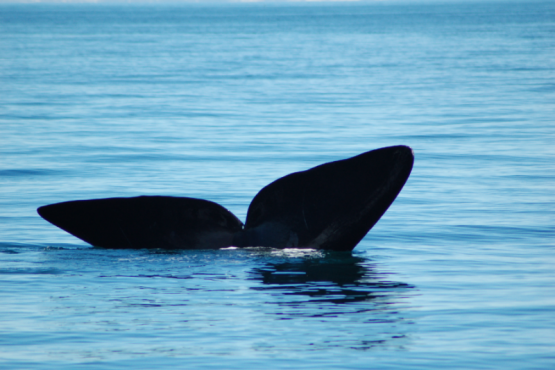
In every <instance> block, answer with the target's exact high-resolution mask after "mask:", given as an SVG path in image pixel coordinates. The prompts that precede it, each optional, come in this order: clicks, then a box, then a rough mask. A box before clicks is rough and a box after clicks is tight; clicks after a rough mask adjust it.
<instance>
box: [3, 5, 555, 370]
mask: <svg viewBox="0 0 555 370" xmlns="http://www.w3.org/2000/svg"><path fill="white" fill-rule="evenodd" d="M398 144H404V145H409V146H411V147H412V148H413V150H414V153H415V157H416V160H415V165H414V169H413V172H412V175H411V177H410V178H409V180H408V182H407V183H406V185H405V187H404V189H403V191H402V192H401V194H400V195H399V197H398V198H397V200H396V201H395V202H394V203H393V205H392V206H391V208H390V209H389V210H388V211H387V212H386V214H385V215H384V216H383V218H382V219H381V220H380V221H379V222H378V224H377V225H376V226H375V227H374V228H373V229H372V230H371V231H370V232H369V233H368V235H367V236H366V237H365V238H364V239H363V240H362V241H361V242H360V244H359V245H358V246H357V247H356V248H355V250H354V251H353V252H352V253H326V252H321V251H316V250H306V249H305V250H295V249H289V250H272V249H260V248H259V249H256V248H252V249H244V250H238V249H235V250H234V249H224V250H209V251H190V250H184V251H168V250H161V249H152V250H110V249H102V248H93V247H91V246H90V245H88V244H86V243H84V242H82V241H81V240H79V239H77V238H75V237H73V236H71V235H69V234H67V233H65V232H63V231H62V230H60V229H58V228H56V227H55V226H53V225H51V224H49V223H48V222H46V221H44V220H43V219H41V218H40V217H39V216H38V215H37V213H36V208H37V207H39V206H42V205H45V204H50V203H56V202H61V201H67V200H75V199H92V198H106V197H116V196H118V197H120V196H123V197H130V196H137V195H172V196H187V197H195V198H202V199H208V200H212V201H215V202H217V203H219V204H222V205H223V206H225V207H226V208H228V209H229V210H230V211H231V212H233V213H234V214H236V215H237V216H238V217H239V218H240V219H242V220H243V221H244V219H245V215H246V211H247V208H248V205H249V203H250V201H251V199H252V198H253V197H254V196H255V195H256V193H257V192H258V191H259V190H260V189H261V188H262V187H264V186H265V185H267V184H268V183H270V182H272V181H273V180H275V179H277V178H279V177H281V176H284V175H286V174H289V173H291V172H295V171H300V170H304V169H308V168H311V167H313V166H316V165H319V164H322V163H324V162H329V161H334V160H338V159H343V158H347V157H350V156H354V155H357V154H359V153H362V152H365V151H368V150H371V149H376V148H380V147H384V146H389V145H398ZM0 368H2V369H68V370H69V369H92V368H102V369H125V368H134V369H156V368H158V369H162V368H163V369H169V368H172V369H174V368H178V369H224V368H225V369H240V370H243V369H246V368H259V369H260V368H265V369H285V368H295V369H446V368H448V369H554V368H555V2H553V1H543V2H534V1H512V2H505V1H495V2H487V1H474V2H446V3H438V2H436V3H423V2H409V3H398V2H389V1H382V2H368V3H325V4H323V3H311V4H306V3H287V4H278V3H274V4H268V3H258V4H184V5H130V4H120V5H102V4H89V5H68V4H66V5H41V4H27V5H8V4H3V5H0Z"/></svg>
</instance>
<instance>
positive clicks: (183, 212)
mask: <svg viewBox="0 0 555 370" xmlns="http://www.w3.org/2000/svg"><path fill="white" fill-rule="evenodd" d="M413 163H414V155H413V152H412V150H411V149H410V148H409V147H407V146H393V147H387V148H381V149H376V150H372V151H369V152H366V153H362V154H360V155H357V156H355V157H352V158H348V159H344V160H339V161H335V162H330V163H325V164H322V165H320V166H317V167H314V168H311V169H309V170H306V171H301V172H295V173H292V174H290V175H287V176H284V177H282V178H280V179H278V180H276V181H274V182H272V183H271V184H269V185H267V186H266V187H264V188H263V189H262V190H261V191H260V192H259V193H258V194H257V195H256V196H255V197H254V199H253V201H252V202H251V204H250V206H249V210H248V213H247V221H246V223H245V225H243V223H242V222H241V221H240V220H239V219H238V218H237V217H235V216H234V215H233V214H232V213H231V212H229V211H228V210H227V209H225V208H224V207H222V206H220V205H219V204H216V203H214V202H210V201H207V200H202V199H195V198H185V197H168V196H140V197H134V198H107V199H92V200H77V201H70V202H63V203H56V204H51V205H47V206H43V207H40V208H39V209H38V210H37V211H38V213H39V215H40V216H41V217H43V218H44V219H45V220H47V221H49V222H50V223H52V224H54V225H56V226H58V227H59V228H61V229H63V230H65V231H67V232H68V233H70V234H72V235H74V236H76V237H78V238H80V239H82V240H84V241H85V242H87V243H89V244H92V245H94V246H98V247H105V248H168V249H206V248H211V249H214V248H223V247H228V246H237V247H248V246H265V247H273V248H315V249H325V250H336V251H351V250H352V249H353V248H354V247H355V246H356V245H357V244H358V243H359V241H360V240H361V239H362V238H363V237H364V236H365V235H366V233H368V231H370V229H371V228H372V227H373V226H374V225H375V224H376V222H378V220H379V219H380V217H381V216H382V215H383V214H384V213H385V211H386V210H387V209H388V208H389V206H390V205H391V204H392V203H393V201H394V200H395V198H396V197H397V195H398V194H399V192H400V191H401V189H402V188H403V186H404V184H405V182H406V181H407V179H408V177H409V175H410V172H411V170H412V166H413Z"/></svg>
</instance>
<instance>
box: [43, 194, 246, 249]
mask: <svg viewBox="0 0 555 370" xmlns="http://www.w3.org/2000/svg"><path fill="white" fill-rule="evenodd" d="M37 211H38V213H39V215H41V217H42V218H44V219H45V220H47V221H49V222H51V223H52V224H54V225H56V226H58V227H59V228H61V229H63V230H65V231H67V232H68V233H70V234H72V235H74V236H76V237H78V238H79V239H82V240H84V241H86V242H87V243H89V244H92V245H94V246H97V247H105V248H168V249H180V248H182V249H206V248H223V247H227V246H230V245H231V244H232V241H233V235H234V234H235V233H237V232H239V231H241V230H242V228H243V223H242V222H241V221H239V219H238V218H237V217H235V216H234V215H233V214H232V213H231V212H229V211H228V210H227V209H225V208H224V207H222V206H220V205H219V204H217V203H214V202H210V201H207V200H202V199H194V198H181V197H165V196H141V197H134V198H107V199H91V200H76V201H70V202H63V203H57V204H51V205H48V206H44V207H40V208H39V209H38V210H37Z"/></svg>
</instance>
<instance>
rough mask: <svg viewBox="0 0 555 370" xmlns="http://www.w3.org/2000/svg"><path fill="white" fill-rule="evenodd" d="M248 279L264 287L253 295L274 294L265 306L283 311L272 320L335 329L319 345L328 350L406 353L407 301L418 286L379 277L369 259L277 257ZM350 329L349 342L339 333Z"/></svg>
mask: <svg viewBox="0 0 555 370" xmlns="http://www.w3.org/2000/svg"><path fill="white" fill-rule="evenodd" d="M281 253H285V254H287V252H281ZM291 253H292V252H291ZM295 253H298V254H299V252H298V251H297V252H295ZM289 254H290V253H289ZM300 254H302V252H301V253H300ZM249 275H250V278H251V279H253V280H258V281H260V282H261V284H260V285H259V286H255V287H252V288H251V289H253V290H257V291H260V292H267V293H269V294H270V296H271V298H270V299H269V300H268V301H267V302H266V303H274V304H277V306H278V307H279V308H277V307H276V306H275V305H274V306H273V307H275V308H274V309H272V310H270V311H267V313H268V314H269V315H275V317H276V318H278V319H279V320H294V319H298V318H303V319H304V320H306V319H317V320H318V321H320V322H328V323H330V324H336V325H337V331H336V332H335V333H334V335H333V337H331V338H328V339H327V340H326V341H323V342H321V343H320V344H321V345H324V347H326V346H330V347H336V346H345V345H347V347H350V348H352V349H359V350H368V349H371V348H374V347H376V346H378V347H383V346H387V347H394V348H398V349H402V348H404V344H405V342H406V339H407V336H408V327H407V325H404V324H410V323H411V322H410V320H407V319H405V318H404V317H403V300H404V299H403V298H406V295H407V293H409V292H411V291H413V289H414V286H411V285H409V284H406V283H402V282H395V281H391V280H388V277H389V276H391V275H389V274H384V273H379V272H377V271H376V270H375V269H374V266H373V265H372V263H371V262H370V260H368V259H366V258H362V257H358V256H356V255H353V254H352V253H337V252H319V251H318V252H316V251H313V252H312V253H309V252H306V253H304V255H302V256H298V257H292V256H290V255H289V256H287V255H284V256H283V257H279V256H277V258H276V257H274V258H273V259H272V258H269V259H268V260H267V261H266V262H265V263H264V264H263V265H262V267H257V268H254V269H252V270H251V271H250V274H249ZM346 323H349V326H351V325H353V324H355V327H357V329H356V330H355V331H354V332H351V334H350V335H351V336H350V338H349V339H348V340H347V337H348V336H347V335H346V334H347V333H343V332H342V329H340V327H341V326H342V325H344V324H346ZM368 324H371V326H366V325H368ZM352 329H353V327H351V330H352ZM355 332H356V335H353V334H354V333H355ZM345 341H346V342H345Z"/></svg>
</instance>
